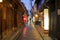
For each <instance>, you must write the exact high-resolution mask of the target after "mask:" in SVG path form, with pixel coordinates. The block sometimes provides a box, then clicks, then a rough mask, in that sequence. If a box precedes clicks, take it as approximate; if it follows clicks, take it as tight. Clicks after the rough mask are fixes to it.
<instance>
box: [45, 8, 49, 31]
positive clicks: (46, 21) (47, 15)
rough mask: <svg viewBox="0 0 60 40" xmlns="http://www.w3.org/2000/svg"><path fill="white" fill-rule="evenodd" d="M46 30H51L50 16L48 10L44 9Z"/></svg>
mask: <svg viewBox="0 0 60 40" xmlns="http://www.w3.org/2000/svg"><path fill="white" fill-rule="evenodd" d="M44 30H49V14H48V9H44Z"/></svg>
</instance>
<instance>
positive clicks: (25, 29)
mask: <svg viewBox="0 0 60 40" xmlns="http://www.w3.org/2000/svg"><path fill="white" fill-rule="evenodd" d="M26 31H27V27H26V26H25V28H24V30H23V35H24V36H25V35H26Z"/></svg>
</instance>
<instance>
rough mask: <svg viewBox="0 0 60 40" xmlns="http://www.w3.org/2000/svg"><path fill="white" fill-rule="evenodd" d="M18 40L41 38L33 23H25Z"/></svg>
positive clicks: (38, 39) (36, 39)
mask: <svg viewBox="0 0 60 40" xmlns="http://www.w3.org/2000/svg"><path fill="white" fill-rule="evenodd" d="M18 40H43V39H42V38H41V36H40V34H39V33H38V31H37V30H36V28H35V27H34V25H33V24H29V25H28V24H27V25H26V27H25V28H24V30H23V34H22V37H21V38H18Z"/></svg>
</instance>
